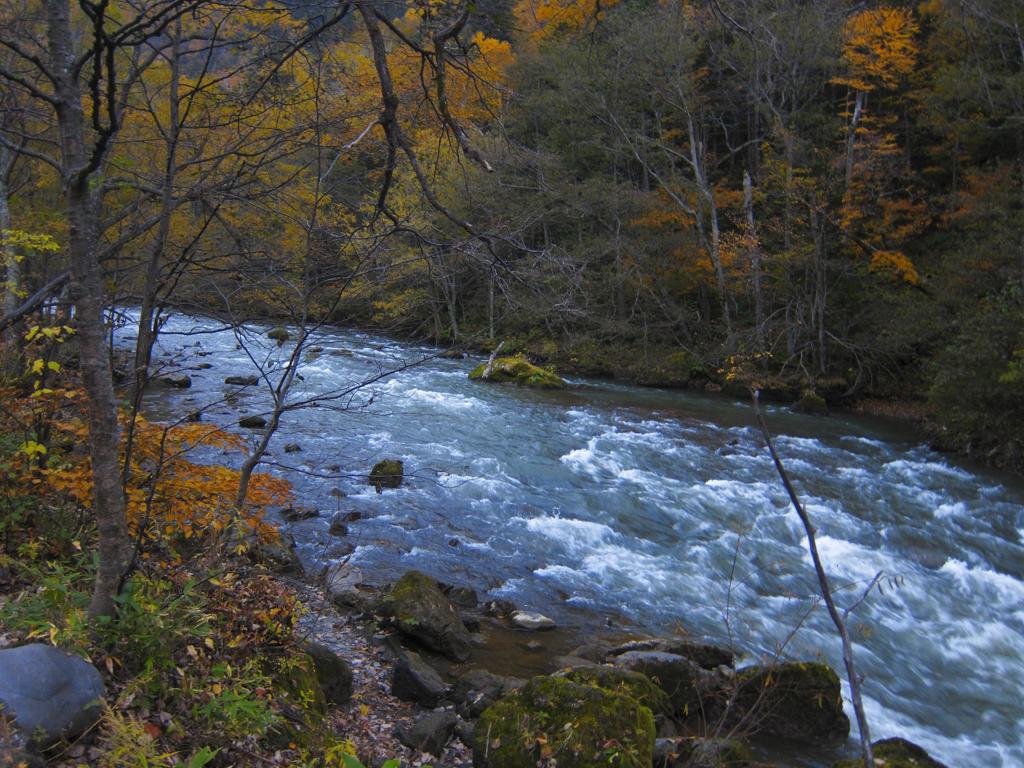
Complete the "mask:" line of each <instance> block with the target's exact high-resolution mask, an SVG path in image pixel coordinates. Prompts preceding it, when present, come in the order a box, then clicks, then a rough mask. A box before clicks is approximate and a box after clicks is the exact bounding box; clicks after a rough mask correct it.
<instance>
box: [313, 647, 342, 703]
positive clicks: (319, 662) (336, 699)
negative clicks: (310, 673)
mask: <svg viewBox="0 0 1024 768" xmlns="http://www.w3.org/2000/svg"><path fill="white" fill-rule="evenodd" d="M302 650H303V651H305V652H306V653H308V654H309V655H310V657H311V658H312V659H313V664H314V665H315V666H316V677H317V680H319V681H320V687H321V688H323V689H324V695H325V696H326V697H327V701H328V702H329V703H331V704H335V705H339V706H340V705H341V704H347V703H348V701H349V700H350V699H351V698H352V667H350V666H349V663H348V662H347V661H345V659H343V658H341V656H339V655H338V654H336V653H335V652H334V651H332V650H331V649H330V648H328V647H327V646H326V645H321V644H320V643H314V642H306V643H303V645H302Z"/></svg>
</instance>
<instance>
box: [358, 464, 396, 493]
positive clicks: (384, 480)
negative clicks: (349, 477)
mask: <svg viewBox="0 0 1024 768" xmlns="http://www.w3.org/2000/svg"><path fill="white" fill-rule="evenodd" d="M404 477H405V465H404V464H403V463H402V462H401V461H399V460H398V459H384V460H383V461H378V462H377V463H376V464H374V465H373V469H371V470H370V474H369V476H367V478H366V480H367V482H368V483H369V484H370V485H372V486H373V487H375V488H376V489H377V492H378V493H379V492H380V490H381V489H382V488H398V487H399V486H401V485H402V480H403V479H404Z"/></svg>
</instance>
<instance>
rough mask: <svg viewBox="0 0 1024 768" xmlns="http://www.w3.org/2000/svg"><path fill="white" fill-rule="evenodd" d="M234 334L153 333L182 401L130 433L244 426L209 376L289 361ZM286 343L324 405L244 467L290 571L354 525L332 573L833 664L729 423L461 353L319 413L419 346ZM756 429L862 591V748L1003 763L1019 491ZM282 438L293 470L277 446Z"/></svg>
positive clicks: (410, 358) (830, 639) (768, 503)
mask: <svg viewBox="0 0 1024 768" xmlns="http://www.w3.org/2000/svg"><path fill="white" fill-rule="evenodd" d="M197 331H198V332H201V335H195V334H196V332H197ZM250 331H251V332H248V333H247V334H246V336H245V337H244V338H243V339H242V341H244V346H240V345H239V338H236V335H235V334H234V333H233V332H232V331H230V330H224V329H222V328H221V326H219V325H218V324H217V323H216V321H213V320H207V319H198V318H190V317H184V316H177V317H174V318H172V320H171V321H170V323H169V324H168V326H167V327H166V329H165V332H164V335H163V336H162V341H161V345H160V350H159V352H160V359H161V361H162V362H161V363H160V364H161V365H163V366H164V367H165V369H166V370H168V371H174V372H187V373H188V374H189V375H190V376H191V377H192V381H193V386H192V387H191V388H190V389H187V390H166V389H159V390H154V391H153V392H152V393H151V394H150V396H149V401H148V404H147V408H148V409H149V412H150V414H151V415H152V416H155V417H159V416H163V417H168V416H171V415H175V416H182V415H183V414H184V413H186V412H188V411H190V410H194V409H196V408H197V407H200V406H202V407H207V406H209V407H208V409H207V410H206V411H205V412H204V419H205V420H207V421H211V422H218V423H223V424H225V425H235V423H236V422H237V419H238V418H239V416H241V415H246V414H252V413H260V412H261V411H265V410H266V408H267V403H268V402H269V399H268V397H267V392H266V388H265V387H249V388H246V389H245V390H244V391H242V392H240V393H239V394H237V396H236V397H227V396H228V395H229V394H230V393H232V392H237V391H238V389H239V388H237V387H230V386H226V385H225V384H224V378H225V376H229V375H247V374H254V373H256V367H255V365H254V359H256V360H259V361H260V362H264V361H267V360H269V361H274V360H280V359H282V358H283V356H284V355H286V354H287V353H288V352H289V351H290V348H291V347H290V344H285V345H284V346H283V347H281V348H277V347H276V346H275V345H274V344H273V343H270V342H268V341H267V339H266V337H265V336H264V335H263V334H264V333H265V331H266V328H265V327H263V328H259V327H253V328H252V329H250ZM132 332H133V331H132V330H131V328H130V326H129V327H128V328H126V329H124V330H122V331H121V332H119V334H118V343H121V344H123V343H126V342H127V341H128V340H129V339H130V337H129V336H128V334H130V333H132ZM310 343H313V344H316V345H319V346H323V347H324V348H325V350H324V352H323V354H321V355H320V356H319V357H318V358H317V359H316V360H313V361H311V362H308V363H304V364H303V365H302V368H301V375H302V379H303V380H302V381H301V382H298V384H297V386H296V389H295V391H294V393H293V395H292V398H291V400H292V401H299V400H302V399H306V398H317V397H319V398H326V399H323V400H322V401H321V402H319V403H318V405H317V407H307V408H304V409H302V410H297V411H294V412H291V413H288V414H286V415H285V417H284V419H283V421H282V424H281V427H280V430H279V432H278V434H277V435H276V437H275V438H274V441H273V443H272V453H273V455H272V457H271V458H270V459H269V461H270V462H272V464H271V467H272V470H273V471H275V472H281V473H283V474H284V475H285V476H287V477H288V478H289V479H290V480H291V481H292V482H293V484H294V485H295V488H296V492H297V493H296V495H297V497H298V503H299V504H301V505H303V506H307V507H313V508H315V509H318V510H320V511H321V513H322V514H321V516H320V517H319V518H314V519H310V520H305V521H302V522H300V523H296V524H294V525H292V526H291V529H292V531H293V533H294V535H295V537H296V539H297V540H298V542H299V545H300V552H301V553H302V555H303V556H304V558H306V559H307V560H312V559H317V558H319V559H326V560H329V559H330V555H331V546H332V544H336V542H337V540H336V539H331V537H330V536H328V534H327V528H328V525H329V521H330V517H331V513H333V512H334V511H336V510H337V511H343V512H349V511H359V512H362V513H364V515H365V518H364V519H363V520H360V521H358V522H356V523H352V524H351V525H350V534H349V541H351V542H353V543H355V544H357V545H358V547H357V549H356V551H355V553H354V555H353V557H352V562H353V563H354V564H356V565H358V566H359V567H360V568H362V569H363V570H364V571H365V572H367V573H370V574H373V575H374V576H376V577H377V578H379V580H380V581H382V582H383V581H385V580H387V579H389V578H391V577H392V576H394V575H395V574H396V573H399V572H401V571H404V570H407V569H409V568H418V569H421V570H423V571H426V572H428V573H431V574H434V575H436V576H438V577H439V578H442V579H444V580H446V581H449V582H455V583H463V584H467V585H469V586H473V587H475V588H476V589H477V590H478V591H480V592H481V593H484V594H486V595H488V596H490V597H502V598H506V599H509V600H512V601H513V602H515V603H516V604H518V605H520V606H521V607H524V608H530V609H535V610H540V611H543V612H544V613H546V614H548V615H550V616H552V617H553V618H555V619H556V620H559V621H561V622H563V623H565V624H571V625H574V626H578V627H581V628H583V629H589V628H593V629H597V628H599V627H601V626H604V625H606V624H608V623H611V624H613V625H614V626H619V627H621V626H626V627H633V628H638V629H645V630H661V631H664V630H671V629H675V628H677V627H679V626H683V627H685V628H686V629H687V630H689V631H690V632H693V633H695V634H698V635H706V636H708V637H709V638H712V639H715V640H717V641H719V642H728V641H730V640H731V642H733V643H734V644H735V645H736V646H737V647H739V648H742V649H744V650H746V651H747V652H748V653H749V654H750V655H751V657H756V656H757V655H761V654H771V653H774V652H775V651H776V650H777V649H778V648H779V647H780V646H782V645H784V646H785V649H784V653H785V654H786V655H788V656H792V657H797V658H814V657H817V656H821V657H824V658H826V659H827V660H829V661H830V662H831V663H832V664H833V665H835V666H836V667H837V669H840V668H841V665H840V659H839V652H838V641H837V640H836V638H835V635H834V632H833V631H832V629H831V625H830V624H829V623H828V618H827V616H826V614H825V612H824V609H823V608H822V607H821V606H820V605H818V603H817V602H816V601H815V598H814V595H815V589H816V582H815V580H814V577H813V572H812V570H811V566H810V558H809V556H808V554H807V546H806V537H805V535H804V533H803V529H802V528H801V526H800V523H799V520H798V518H797V517H796V515H795V513H794V512H793V511H792V509H791V508H790V506H789V504H788V501H787V498H786V496H785V492H784V491H783V489H782V488H781V486H780V484H779V482H778V478H777V477H776V475H775V472H774V469H773V466H772V463H771V460H770V458H769V457H768V455H767V453H766V451H765V450H764V448H763V445H762V442H761V440H760V436H759V433H758V432H757V431H756V430H755V428H754V427H753V426H752V424H753V420H752V412H751V408H750V407H749V405H747V404H744V403H738V402H732V401H729V400H726V399H722V398H712V397H706V396H701V395H695V394H691V393H684V392H668V391H661V390H650V389H641V388H637V387H630V386H623V385H619V384H611V383H607V382H598V381H589V380H572V381H571V384H572V386H571V388H570V389H568V390H566V391H564V392H538V391H532V390H526V389H520V388H517V387H514V386H501V385H491V384H482V383H474V382H470V381H469V380H468V379H467V376H466V374H467V372H468V371H469V370H470V369H471V367H472V366H473V365H476V364H477V362H478V361H477V360H464V361H460V360H445V359H437V358H435V359H430V360H428V361H427V362H424V363H422V364H419V365H416V366H414V367H411V368H407V369H406V370H403V371H401V372H399V373H396V374H394V375H392V376H390V377H387V378H384V379H381V380H379V381H376V382H375V383H372V384H370V385H368V386H367V387H366V388H364V389H361V390H359V391H357V392H355V393H352V394H344V395H342V396H339V397H335V395H338V394H339V393H343V392H344V391H345V390H346V389H347V388H349V387H351V386H352V385H353V384H354V383H357V382H361V381H365V380H369V379H372V378H374V377H376V376H378V375H379V374H380V373H381V372H384V371H386V370H389V369H391V368H394V367H397V366H402V365H404V364H407V363H413V362H416V361H419V360H421V359H422V358H424V357H426V356H430V355H434V354H436V350H434V349H432V348H428V347H419V346H414V345H409V344H405V343H401V342H395V341H392V340H388V339H385V338H381V337H376V336H371V335H367V334H363V333H358V332H350V331H340V330H330V331H329V332H325V333H322V334H320V335H318V336H317V338H316V339H315V340H314V341H312V342H310ZM337 350H344V352H338V351H337ZM347 353H351V354H347ZM250 354H252V356H253V357H250ZM199 364H212V367H209V368H207V369H203V370H196V369H195V366H197V365H199ZM768 419H769V421H770V423H771V425H772V428H773V430H774V431H775V432H776V434H777V435H778V449H779V452H780V453H781V455H782V457H783V460H784V462H785V464H786V466H787V468H788V470H789V471H790V473H791V474H792V476H793V478H794V480H795V482H796V486H797V489H798V491H799V492H800V494H801V495H802V497H803V499H804V501H805V503H806V506H807V508H808V511H809V513H810V515H811V516H812V518H813V519H814V520H815V523H816V525H817V529H818V547H819V549H820V550H821V553H822V556H823V558H824V560H825V562H826V564H827V567H828V569H829V571H830V573H831V575H832V578H833V580H834V583H835V584H837V585H843V586H845V587H846V588H845V589H844V590H843V591H842V592H840V593H839V600H840V603H841V604H848V603H850V602H852V601H853V600H855V599H857V597H858V596H859V595H860V593H861V591H862V590H863V588H864V586H865V585H866V584H867V583H868V582H869V580H870V579H871V578H872V577H873V576H874V575H875V574H876V573H878V572H882V573H884V574H885V578H884V580H883V582H882V588H881V590H879V591H877V592H873V593H872V594H871V595H870V597H869V598H868V599H867V600H866V601H865V602H864V603H863V604H862V605H861V606H860V607H859V608H858V609H857V611H856V613H855V614H854V618H853V619H852V631H853V634H854V637H855V642H856V646H857V649H856V653H857V661H858V663H859V665H860V666H861V668H862V669H863V671H864V672H865V673H866V676H867V681H866V683H865V686H864V691H865V694H866V697H867V700H866V707H867V710H868V717H869V721H870V722H871V724H872V728H873V733H872V736H873V737H875V738H882V737H886V736H894V735H900V736H903V737H905V738H909V739H911V740H913V741H916V742H918V743H920V744H921V745H922V746H924V747H926V748H927V749H928V750H929V751H930V752H932V754H933V755H935V756H936V757H937V758H939V759H941V760H943V761H945V762H947V763H948V764H949V765H950V766H961V765H963V766H1021V765H1024V746H1022V743H1024V725H1022V715H1024V705H1022V700H1024V557H1022V555H1024V546H1022V539H1024V487H1022V485H1021V484H1020V483H1018V482H1016V481H1014V480H1012V479H1010V478H1003V477H997V476H994V475H992V474H990V473H986V472H983V471H980V470H977V469H974V468H967V467H965V466H962V465H960V464H958V463H957V462H955V461H953V460H951V459H950V458H948V457H944V456H940V455H939V454H936V453H935V452H933V451H931V450H929V449H928V448H926V447H924V446H922V445H920V444H918V443H916V442H913V441H911V440H908V439H907V435H906V434H905V433H901V432H900V431H898V430H896V429H894V428H893V427H892V426H891V425H890V426H886V425H881V424H878V423H872V422H866V421H863V420H855V419H852V418H849V417H844V416H829V417H810V416H802V415H797V414H794V413H792V412H790V411H789V410H788V409H785V408H769V409H768ZM292 442H295V443H299V444H300V446H301V448H302V450H301V452H298V453H291V454H286V453H285V452H284V451H283V446H284V445H285V444H286V443H292ZM384 457H398V458H401V459H403V460H404V462H405V469H406V482H405V484H404V485H403V486H402V488H401V489H399V490H393V491H385V492H384V493H382V494H377V493H376V492H375V491H374V489H373V488H372V487H369V486H367V485H366V480H365V477H366V472H367V471H368V469H369V468H370V466H372V464H373V463H374V462H375V461H377V460H379V459H381V458H384ZM796 627H799V630H798V631H796V632H795V634H794V628H796ZM851 714H852V713H851Z"/></svg>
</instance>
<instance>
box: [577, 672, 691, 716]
mask: <svg viewBox="0 0 1024 768" xmlns="http://www.w3.org/2000/svg"><path fill="white" fill-rule="evenodd" d="M557 676H558V677H564V678H565V679H566V680H570V681H572V682H574V683H577V684H579V685H591V686H593V687H595V688H601V689H602V690H605V691H611V692H612V693H624V694H626V695H627V696H631V697H633V698H634V699H636V700H637V701H639V702H640V703H641V704H643V705H644V706H645V707H647V708H648V709H649V710H651V712H653V713H654V714H656V715H672V709H673V707H672V702H671V701H670V700H669V696H668V694H667V693H665V691H663V690H662V689H661V688H659V687H658V686H657V685H655V684H654V683H653V682H652V681H651V679H650V678H649V677H647V676H646V675H642V674H640V673H639V672H633V671H631V670H628V669H618V668H617V667H601V666H595V667H590V666H588V667H575V668H573V669H570V670H566V671H563V672H559V673H558V675H557Z"/></svg>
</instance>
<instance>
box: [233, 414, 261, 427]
mask: <svg viewBox="0 0 1024 768" xmlns="http://www.w3.org/2000/svg"><path fill="white" fill-rule="evenodd" d="M238 426H240V427H242V428H243V429H263V428H264V427H265V426H267V420H266V419H265V418H263V417H262V416H243V417H242V418H240V419H239V420H238Z"/></svg>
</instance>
